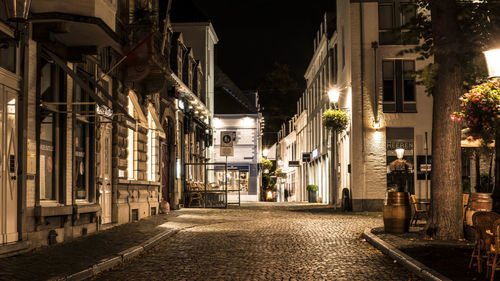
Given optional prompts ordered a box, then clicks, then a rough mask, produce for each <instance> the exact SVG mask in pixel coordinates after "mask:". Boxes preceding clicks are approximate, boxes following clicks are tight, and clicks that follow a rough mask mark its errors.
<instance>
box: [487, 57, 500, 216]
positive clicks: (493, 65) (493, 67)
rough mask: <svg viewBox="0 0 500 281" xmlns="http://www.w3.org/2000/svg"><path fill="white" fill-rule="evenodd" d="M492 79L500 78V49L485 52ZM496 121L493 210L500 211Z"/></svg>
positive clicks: (499, 132) (498, 127) (498, 129)
mask: <svg viewBox="0 0 500 281" xmlns="http://www.w3.org/2000/svg"><path fill="white" fill-rule="evenodd" d="M484 56H485V57H486V64H487V65H488V74H489V77H490V79H498V78H500V49H493V50H488V51H486V52H484ZM499 119H500V118H499V116H497V118H496V120H495V121H496V122H495V189H494V191H493V196H492V197H493V211H496V212H499V211H500V120H499Z"/></svg>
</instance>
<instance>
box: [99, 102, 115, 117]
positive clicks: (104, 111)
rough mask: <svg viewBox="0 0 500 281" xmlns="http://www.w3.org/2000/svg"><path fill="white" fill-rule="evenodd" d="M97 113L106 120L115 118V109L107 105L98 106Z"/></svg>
mask: <svg viewBox="0 0 500 281" xmlns="http://www.w3.org/2000/svg"><path fill="white" fill-rule="evenodd" d="M95 111H96V112H97V115H101V116H103V117H106V118H111V117H112V116H113V109H111V108H109V107H107V106H105V105H97V106H96V109H95Z"/></svg>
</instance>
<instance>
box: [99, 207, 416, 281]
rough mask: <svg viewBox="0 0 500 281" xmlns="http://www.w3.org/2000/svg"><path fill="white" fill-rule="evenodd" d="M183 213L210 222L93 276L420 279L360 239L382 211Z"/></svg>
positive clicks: (291, 209)
mask: <svg viewBox="0 0 500 281" xmlns="http://www.w3.org/2000/svg"><path fill="white" fill-rule="evenodd" d="M184 216H186V217H187V218H192V219H199V218H200V217H203V219H205V220H206V221H207V222H210V223H205V224H200V225H197V226H193V227H190V228H185V229H183V230H181V231H179V232H178V233H177V234H176V235H175V236H172V237H170V238H168V239H166V240H164V241H162V242H161V243H159V244H157V245H156V246H155V247H153V248H152V249H151V250H150V251H148V252H147V253H144V254H143V255H141V256H140V257H138V258H136V259H133V260H130V261H128V262H126V263H123V264H122V265H120V266H118V267H116V268H113V269H112V270H110V271H107V272H104V273H102V274H99V275H97V276H96V277H95V278H94V279H93V280H125V279H128V280H148V281H149V280H420V279H419V278H417V277H416V276H415V275H413V274H412V273H411V272H409V271H407V270H406V269H404V268H403V267H402V266H400V265H398V264H394V263H393V260H392V259H390V258H388V257H387V256H385V255H384V254H383V253H381V252H380V251H378V250H376V249H374V248H373V247H372V246H371V245H370V244H368V243H367V242H365V241H363V239H361V237H360V236H361V233H362V232H363V230H364V229H365V228H366V227H367V226H372V227H373V226H380V225H381V224H382V220H381V214H380V213H340V212H334V211H333V210H332V209H331V208H329V207H328V206H325V205H322V206H321V205H309V206H308V205H303V206H297V205H292V204H281V205H275V204H252V205H243V206H242V207H241V208H230V209H227V210H224V209H223V210H211V211H209V212H204V213H200V211H199V210H188V211H186V213H185V214H184Z"/></svg>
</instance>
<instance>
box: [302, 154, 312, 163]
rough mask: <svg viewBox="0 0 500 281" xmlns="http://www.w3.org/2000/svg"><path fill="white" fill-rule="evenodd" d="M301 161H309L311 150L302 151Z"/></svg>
mask: <svg viewBox="0 0 500 281" xmlns="http://www.w3.org/2000/svg"><path fill="white" fill-rule="evenodd" d="M302 162H311V152H302Z"/></svg>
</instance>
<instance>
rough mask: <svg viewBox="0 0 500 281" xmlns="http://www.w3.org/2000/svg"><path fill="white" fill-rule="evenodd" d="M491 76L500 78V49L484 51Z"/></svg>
mask: <svg viewBox="0 0 500 281" xmlns="http://www.w3.org/2000/svg"><path fill="white" fill-rule="evenodd" d="M484 56H485V57H486V64H487V65H488V73H489V76H490V78H500V49H494V50H489V51H486V52H484Z"/></svg>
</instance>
